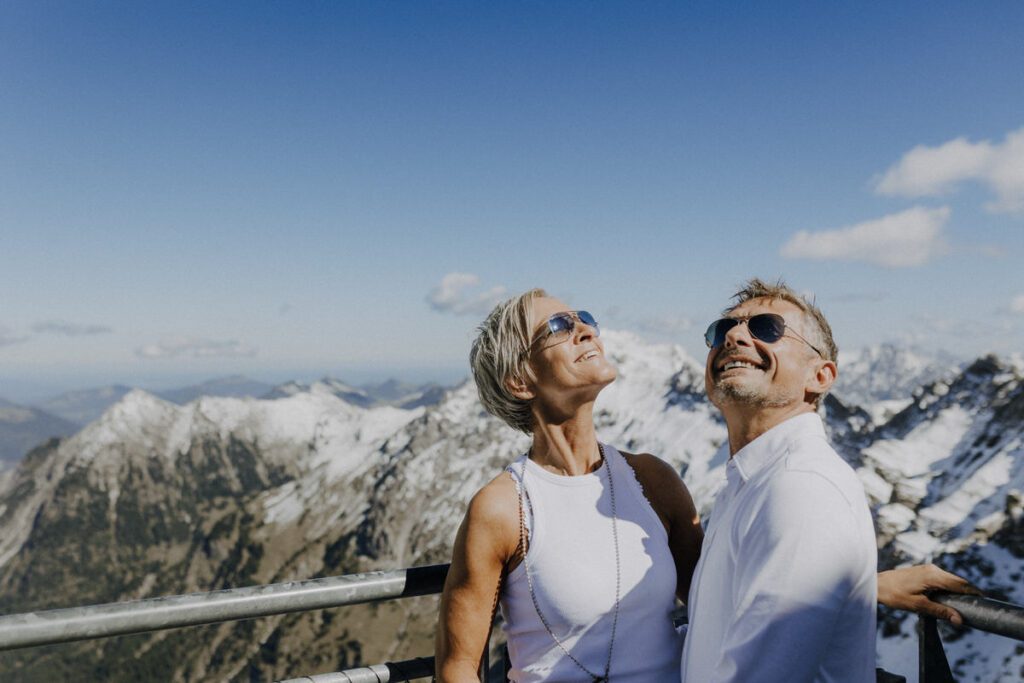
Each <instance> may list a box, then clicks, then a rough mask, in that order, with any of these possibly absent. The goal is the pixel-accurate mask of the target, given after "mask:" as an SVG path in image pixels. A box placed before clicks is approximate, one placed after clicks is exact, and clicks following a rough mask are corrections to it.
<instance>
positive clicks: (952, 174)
mask: <svg viewBox="0 0 1024 683" xmlns="http://www.w3.org/2000/svg"><path fill="white" fill-rule="evenodd" d="M965 181H975V182H980V183H982V184H983V185H985V186H986V187H987V188H988V189H989V190H990V191H992V192H993V193H994V194H995V196H996V199H995V201H993V202H990V203H988V204H987V205H986V208H988V209H989V210H990V211H995V212H1004V213H1024V128H1020V129H1018V130H1015V131H1011V132H1009V133H1007V135H1006V138H1005V139H1004V140H1003V141H1002V142H999V143H995V142H991V141H989V140H982V141H980V142H971V141H970V140H967V139H966V138H962V137H961V138H956V139H955V140H950V141H949V142H946V143H943V144H941V145H939V146H938V147H927V146H924V145H919V146H917V147H915V148H913V149H912V150H910V151H909V152H907V153H906V154H904V155H903V158H901V159H900V160H899V161H898V162H896V163H895V164H894V165H893V166H891V167H890V168H889V169H888V170H886V171H885V172H884V173H882V174H881V175H880V176H879V177H878V178H876V179H875V191H876V192H878V193H880V194H885V195H896V196H900V197H934V196H938V195H942V194H947V193H949V192H952V191H953V190H954V189H955V188H956V186H957V185H958V184H959V183H962V182H965Z"/></svg>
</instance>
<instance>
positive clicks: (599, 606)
mask: <svg viewBox="0 0 1024 683" xmlns="http://www.w3.org/2000/svg"><path fill="white" fill-rule="evenodd" d="M604 454H605V462H604V464H603V465H602V466H601V467H600V468H598V470H597V471H596V472H592V473H590V474H585V475H582V476H576V477H563V476H559V475H557V474H554V473H552V472H549V471H547V470H545V469H544V468H542V467H541V466H539V465H537V464H536V463H534V462H533V461H532V460H529V459H528V458H527V457H526V456H525V455H524V456H522V457H520V458H518V459H517V460H516V461H515V462H514V463H512V464H511V465H509V466H508V468H507V470H508V471H509V472H510V473H511V474H512V477H513V479H515V480H516V484H517V486H518V485H520V484H522V485H523V486H524V487H525V493H526V498H527V500H526V501H524V508H525V510H524V521H525V523H526V528H527V532H528V534H529V538H530V543H529V550H528V551H527V560H528V562H529V564H530V576H531V577H532V579H533V585H534V589H535V592H536V596H537V602H538V603H539V605H540V609H541V611H543V613H544V617H545V618H546V619H547V621H548V624H549V625H550V626H551V629H552V631H554V633H555V635H557V636H558V638H559V640H561V642H562V645H564V646H565V648H566V649H567V650H568V651H569V652H571V653H572V654H573V656H574V657H575V658H576V659H578V660H580V662H582V663H583V665H584V666H586V667H587V669H589V670H590V671H592V672H594V673H596V674H603V673H604V667H605V662H606V661H607V659H608V645H609V642H610V640H611V629H612V616H613V613H614V609H615V543H614V539H613V536H612V509H611V495H610V491H609V489H608V468H609V467H610V468H611V472H612V477H613V479H614V481H613V483H614V486H615V507H616V517H617V520H618V523H617V527H618V537H619V556H620V558H621V589H620V600H619V617H618V624H617V626H616V629H615V644H614V648H613V651H612V660H611V675H610V679H611V681H612V683H663V682H664V683H673V682H676V683H677V682H678V681H679V658H680V655H681V651H682V642H683V641H682V636H681V635H680V634H679V633H678V632H677V631H676V629H675V628H674V627H673V626H672V617H671V613H672V609H673V607H674V604H675V603H674V598H675V589H676V570H675V564H674V563H673V561H672V555H671V553H670V552H669V549H668V535H667V534H666V532H665V527H664V525H662V523H661V520H660V519H659V518H658V515H657V514H656V513H655V512H654V509H653V508H652V507H651V505H650V503H649V502H648V501H647V499H646V498H645V497H644V494H643V491H642V489H641V487H640V484H639V482H638V481H637V479H636V475H635V474H634V472H633V468H632V467H630V466H629V463H627V462H626V460H625V458H623V456H622V455H621V454H620V453H619V452H618V451H616V450H615V449H614V448H612V447H610V446H604ZM524 460H525V463H526V470H525V480H524V481H523V482H520V480H519V479H520V474H521V473H522V472H523V461H524ZM531 512H532V515H531ZM525 572H526V567H525V565H524V564H523V563H520V564H519V565H518V566H517V567H516V568H515V569H514V570H513V571H512V572H511V573H510V574H509V576H508V578H507V580H506V582H505V586H504V589H503V590H502V594H501V612H502V616H503V617H504V621H505V623H504V627H503V628H504V629H505V632H506V635H507V637H508V649H509V658H510V659H511V661H512V669H511V671H510V672H509V680H511V681H515V682H516V683H532V682H534V681H545V682H546V683H569V682H572V683H591V681H592V679H591V678H590V677H589V676H587V675H586V674H585V673H584V672H583V671H582V670H581V669H580V668H579V667H578V666H576V664H575V663H573V661H572V660H570V659H569V658H568V657H566V656H565V654H564V653H563V652H562V650H561V649H560V648H559V647H558V645H557V644H556V643H555V641H554V639H553V638H552V637H551V635H550V634H549V633H548V631H547V629H545V628H544V624H542V623H541V621H540V618H539V617H538V616H537V610H536V609H535V607H534V604H533V600H532V598H531V596H530V587H529V585H528V583H527V580H526V574H525Z"/></svg>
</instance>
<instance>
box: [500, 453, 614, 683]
mask: <svg viewBox="0 0 1024 683" xmlns="http://www.w3.org/2000/svg"><path fill="white" fill-rule="evenodd" d="M597 449H598V452H599V453H600V454H601V461H602V462H603V463H604V466H605V467H606V468H607V470H608V493H609V494H610V495H611V502H612V539H613V541H614V542H615V610H614V612H613V613H612V636H611V640H610V641H609V643H608V659H607V660H606V661H605V663H604V675H600V674H596V673H594V672H593V671H591V670H590V669H588V668H587V667H585V666H583V663H582V662H580V660H578V659H576V658H575V657H574V656H573V655H572V653H571V652H569V650H568V649H567V648H566V647H565V645H563V644H562V641H561V640H560V639H559V638H558V636H556V635H555V632H554V631H552V630H551V625H550V624H549V623H548V620H547V618H546V617H545V616H544V613H543V612H542V611H541V610H540V603H539V602H538V601H537V591H536V590H535V589H534V587H533V577H532V576H531V575H530V565H529V563H528V562H527V561H526V520H525V512H524V510H523V496H524V494H525V490H526V487H525V479H526V461H527V460H529V459H530V456H529V454H527V456H526V457H525V458H523V467H522V469H521V470H520V472H519V485H518V486H517V487H516V488H517V489H519V547H520V548H522V552H523V569H525V570H526V583H527V584H528V585H529V587H530V598H531V599H532V600H533V607H534V609H535V610H537V616H538V617H540V623H542V624H543V625H544V628H545V629H546V630H547V632H548V634H549V635H550V636H551V638H552V640H554V641H555V645H557V646H558V649H559V650H561V651H562V652H563V653H564V654H565V656H566V657H568V658H569V659H571V660H572V662H573V663H574V664H575V665H576V666H578V667H579V668H580V669H582V670H583V673H585V674H587V675H588V676H590V678H591V680H592V682H593V683H609V681H611V675H610V674H611V668H612V650H613V649H614V647H615V627H616V626H618V623H619V593H620V589H621V587H622V563H621V562H620V561H619V529H618V524H617V522H618V516H617V515H616V511H615V482H614V480H613V479H612V465H611V463H610V462H608V458H607V457H605V454H604V446H602V445H601V444H600V443H598V444H597ZM526 502H527V504H528V505H529V506H530V519H534V517H533V503H531V502H530V499H529V498H527V499H526Z"/></svg>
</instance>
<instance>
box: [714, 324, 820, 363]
mask: <svg viewBox="0 0 1024 683" xmlns="http://www.w3.org/2000/svg"><path fill="white" fill-rule="evenodd" d="M743 323H746V325H747V329H748V330H750V336H752V337H753V338H754V339H760V340H761V341H763V342H764V343H765V344H774V343H775V342H777V341H779V340H780V339H782V338H783V337H784V336H785V334H786V330H787V329H788V330H789V331H790V332H792V333H793V336H794V337H796V338H797V339H799V340H800V341H802V342H803V343H804V344H807V345H808V346H810V347H811V348H812V349H814V351H815V353H817V354H818V355H819V356H821V357H822V358H824V357H825V354H823V353H822V352H821V350H820V349H818V347H817V346H815V345H814V344H812V343H811V342H809V341H807V340H806V339H804V338H803V337H802V336H800V334H799V333H798V332H797V331H796V330H794V329H793V328H792V327H787V325H786V319H785V318H783V317H782V316H781V315H779V314H777V313H758V314H757V315H752V316H750V317H749V318H722V319H721V320H716V321H715V322H713V323H711V324H710V325H708V329H707V331H706V332H705V333H704V343H705V344H707V345H708V348H709V349H717V348H718V347H719V346H721V345H722V344H724V343H725V335H727V334H728V333H729V330H731V329H732V328H734V327H736V326H737V325H742V324H743Z"/></svg>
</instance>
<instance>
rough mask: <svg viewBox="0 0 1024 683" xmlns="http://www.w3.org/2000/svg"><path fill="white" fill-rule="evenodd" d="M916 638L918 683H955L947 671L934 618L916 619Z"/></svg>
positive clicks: (947, 667) (944, 655)
mask: <svg viewBox="0 0 1024 683" xmlns="http://www.w3.org/2000/svg"><path fill="white" fill-rule="evenodd" d="M917 637H918V641H917V644H918V655H917V671H918V683H956V679H955V678H953V672H952V671H950V670H949V662H948V661H947V660H946V650H945V649H944V648H943V647H942V639H940V638H939V629H938V628H937V626H936V624H935V617H926V616H920V617H918V619H917Z"/></svg>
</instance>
